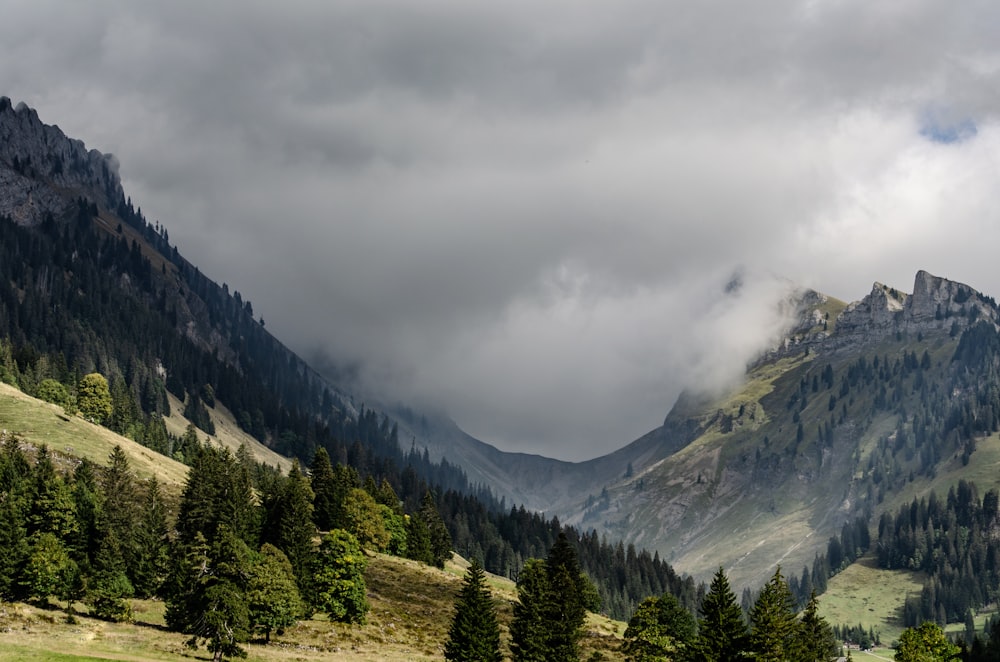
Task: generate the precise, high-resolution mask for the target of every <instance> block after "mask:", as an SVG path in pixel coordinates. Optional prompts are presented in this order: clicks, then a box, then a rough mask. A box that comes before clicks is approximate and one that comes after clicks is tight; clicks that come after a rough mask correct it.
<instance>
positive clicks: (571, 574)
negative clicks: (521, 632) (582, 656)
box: [545, 532, 586, 660]
mask: <svg viewBox="0 0 1000 662" xmlns="http://www.w3.org/2000/svg"><path fill="white" fill-rule="evenodd" d="M545 570H546V572H547V573H548V576H549V591H550V597H549V600H548V608H549V609H548V611H549V613H548V615H547V616H548V618H547V620H548V626H549V650H550V652H551V655H552V657H551V658H550V659H552V660H575V659H577V658H578V657H579V641H580V636H581V635H582V632H583V621H584V619H585V618H586V602H585V590H586V578H585V577H584V576H583V575H582V574H581V572H580V564H579V561H578V560H577V556H576V551H575V550H574V549H573V547H572V545H570V543H569V539H568V538H567V537H566V533H565V532H560V533H559V537H558V538H556V542H555V544H554V545H553V546H552V549H550V550H549V556H548V558H547V559H546V560H545Z"/></svg>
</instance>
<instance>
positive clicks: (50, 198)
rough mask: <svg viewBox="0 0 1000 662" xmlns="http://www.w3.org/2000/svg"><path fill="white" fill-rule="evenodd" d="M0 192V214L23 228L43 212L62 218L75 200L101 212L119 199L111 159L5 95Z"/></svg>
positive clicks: (0, 100)
mask: <svg viewBox="0 0 1000 662" xmlns="http://www.w3.org/2000/svg"><path fill="white" fill-rule="evenodd" d="M0 190H2V191H3V195H2V196H0V214H2V215H4V216H7V217H9V218H11V219H13V220H14V221H15V222H17V223H20V224H22V225H35V224H38V223H40V222H41V221H42V219H43V218H44V217H45V214H46V213H51V214H52V215H53V216H54V217H61V216H64V215H65V214H66V213H67V212H69V211H70V210H71V209H72V208H73V207H74V204H75V203H74V201H75V199H76V198H78V197H84V198H86V199H88V200H90V201H91V202H93V203H96V204H97V205H98V206H99V207H102V208H104V209H115V208H116V207H117V206H118V205H119V204H120V203H121V201H122V200H123V199H124V194H123V192H122V186H121V180H120V179H119V177H118V162H117V161H116V160H115V158H114V157H113V156H111V155H109V154H102V153H100V152H98V151H97V150H89V151H88V150H87V148H86V147H85V146H84V144H83V142H81V141H79V140H74V139H71V138H67V137H66V135H65V134H64V133H63V132H62V131H61V130H60V129H59V127H58V126H54V125H53V126H50V125H46V124H43V123H42V122H41V120H39V119H38V113H36V112H35V111H34V110H33V109H31V108H28V107H27V106H26V105H24V104H23V103H22V104H18V105H17V107H13V106H12V105H11V102H10V99H8V98H7V97H0Z"/></svg>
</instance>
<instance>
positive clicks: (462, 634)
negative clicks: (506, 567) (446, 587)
mask: <svg viewBox="0 0 1000 662" xmlns="http://www.w3.org/2000/svg"><path fill="white" fill-rule="evenodd" d="M444 657H445V659H446V660H452V661H453V662H500V660H502V659H503V656H502V655H501V653H500V627H499V625H497V614H496V608H495V607H494V605H493V597H492V596H491V595H490V589H489V587H488V586H487V585H486V573H485V572H484V571H483V567H482V566H481V565H479V561H478V560H477V559H473V560H472V564H471V565H470V566H469V570H468V572H466V575H465V581H464V582H463V584H462V590H461V591H460V592H459V594H458V600H457V601H456V603H455V616H454V617H453V618H452V621H451V628H450V629H449V630H448V642H447V643H446V644H445V647H444Z"/></svg>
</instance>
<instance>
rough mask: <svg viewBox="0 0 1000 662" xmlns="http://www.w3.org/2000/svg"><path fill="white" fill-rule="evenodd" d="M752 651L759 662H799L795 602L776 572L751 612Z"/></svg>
mask: <svg viewBox="0 0 1000 662" xmlns="http://www.w3.org/2000/svg"><path fill="white" fill-rule="evenodd" d="M750 623H751V629H750V649H751V651H752V652H753V656H754V659H755V660H759V661H760V662H785V661H786V660H795V659H798V654H799V643H800V642H799V640H798V634H799V624H798V622H797V621H796V620H795V598H793V597H792V592H791V591H790V590H788V583H787V582H785V578H784V576H783V575H782V574H781V567H780V566H779V567H778V569H777V570H775V571H774V575H773V576H772V577H771V580H770V581H769V582H768V583H767V585H765V586H764V589H763V590H762V591H761V593H760V597H758V598H757V602H755V603H754V606H753V609H752V610H751V612H750Z"/></svg>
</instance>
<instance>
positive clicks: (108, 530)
mask: <svg viewBox="0 0 1000 662" xmlns="http://www.w3.org/2000/svg"><path fill="white" fill-rule="evenodd" d="M101 488H102V492H103V494H104V501H103V507H102V511H101V518H100V526H99V529H100V534H101V539H102V540H101V548H102V550H103V551H104V553H105V554H106V555H109V558H107V561H108V563H110V564H114V566H115V567H116V569H118V570H121V571H122V572H124V571H125V569H126V568H131V567H133V565H134V560H135V555H136V548H135V540H134V534H135V528H136V523H137V520H138V517H137V515H138V511H137V508H136V504H137V501H138V498H137V497H138V493H137V490H136V489H135V483H134V481H133V478H132V472H131V470H130V469H129V464H128V457H127V456H126V455H125V451H123V450H122V447H121V446H118V445H116V446H115V447H114V449H112V451H111V453H110V454H109V456H108V466H107V467H106V468H105V469H104V472H103V474H102V476H101ZM112 554H113V557H111V556H110V555H112Z"/></svg>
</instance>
